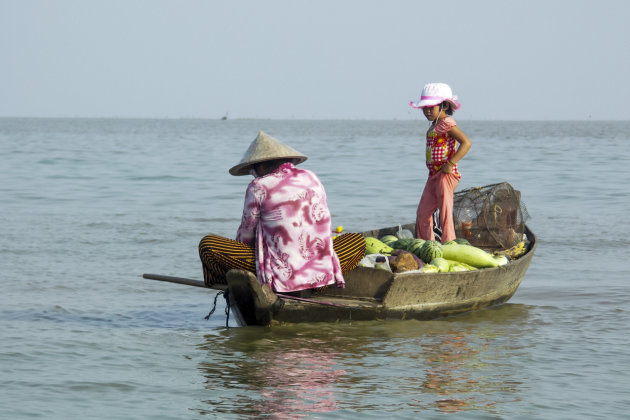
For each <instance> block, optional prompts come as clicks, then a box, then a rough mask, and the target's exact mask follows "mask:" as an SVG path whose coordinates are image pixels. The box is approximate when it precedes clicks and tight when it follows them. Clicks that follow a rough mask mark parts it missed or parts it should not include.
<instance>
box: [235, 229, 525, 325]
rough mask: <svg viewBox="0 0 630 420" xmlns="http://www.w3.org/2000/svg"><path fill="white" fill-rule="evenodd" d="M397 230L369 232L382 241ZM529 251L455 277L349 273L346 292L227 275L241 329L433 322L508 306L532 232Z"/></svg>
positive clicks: (364, 270) (238, 273) (365, 271)
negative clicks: (275, 288)
mask: <svg viewBox="0 0 630 420" xmlns="http://www.w3.org/2000/svg"><path fill="white" fill-rule="evenodd" d="M392 230H394V228H387V229H381V230H378V231H371V232H365V235H367V236H377V237H380V236H382V235H384V234H387V232H389V231H392ZM526 234H527V236H528V239H529V241H530V242H529V245H528V250H527V252H526V253H525V254H524V255H523V256H521V257H520V258H519V259H517V260H515V261H512V262H510V263H508V264H507V265H504V266H501V267H496V268H485V269H480V270H475V271H464V272H455V273H417V272H416V273H413V272H410V273H391V272H389V271H386V270H380V269H373V268H366V267H357V268H356V269H354V270H352V271H350V272H348V273H346V274H345V275H344V278H345V280H346V287H345V288H336V287H329V288H326V289H324V290H323V291H303V292H301V293H296V294H292V295H284V294H275V293H273V292H272V291H271V289H270V288H269V287H268V286H266V285H264V286H261V285H259V284H258V281H257V279H256V276H255V275H254V274H253V273H250V272H247V271H242V270H231V271H230V272H229V273H228V275H227V283H228V289H229V302H230V307H231V309H232V311H233V313H234V314H235V317H236V319H237V322H238V323H239V324H240V325H270V324H278V323H280V324H282V323H300V322H343V321H352V320H355V321H359V320H385V319H398V320H403V319H419V320H429V319H434V318H439V317H444V316H449V315H455V314H459V313H463V312H469V311H474V310H479V309H484V308H487V307H489V306H493V305H498V304H501V303H504V302H506V301H508V300H509V299H510V298H511V297H512V296H513V295H514V293H516V290H517V289H518V287H519V285H520V284H521V281H522V280H523V277H524V276H525V273H526V272H527V269H528V268H529V265H530V263H531V260H532V258H533V256H534V252H535V249H536V245H537V244H536V238H535V236H534V234H533V233H532V232H531V231H530V230H529V229H526Z"/></svg>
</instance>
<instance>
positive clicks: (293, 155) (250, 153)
mask: <svg viewBox="0 0 630 420" xmlns="http://www.w3.org/2000/svg"><path fill="white" fill-rule="evenodd" d="M274 159H295V160H296V161H295V164H298V163H302V162H304V161H305V160H306V159H307V157H306V156H304V155H303V154H301V153H300V152H298V151H297V150H295V149H293V148H291V147H289V146H287V145H286V144H282V143H280V142H279V141H278V140H276V139H275V138H273V137H271V136H270V135H269V134H266V133H263V132H262V131H261V132H259V133H258V137H256V138H255V139H254V141H253V142H252V144H250V145H249V148H248V149H247V151H246V152H245V154H244V155H243V159H241V162H240V163H239V164H238V165H236V166H234V167H232V168H231V169H230V174H232V175H236V176H239V175H249V171H250V169H251V168H252V165H254V164H255V163H259V162H264V161H267V160H274Z"/></svg>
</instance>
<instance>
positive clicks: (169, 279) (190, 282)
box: [142, 273, 227, 290]
mask: <svg viewBox="0 0 630 420" xmlns="http://www.w3.org/2000/svg"><path fill="white" fill-rule="evenodd" d="M142 277H144V278H145V279H150V280H158V281H166V282H169V283H177V284H184V285H186V286H195V287H203V288H208V287H207V286H206V285H205V283H204V282H203V281H201V280H193V279H187V278H184V277H172V276H164V275H162V274H146V273H145V274H143V275H142ZM209 288H210V289H215V290H225V289H227V285H225V284H213V285H212V286H210V287H209Z"/></svg>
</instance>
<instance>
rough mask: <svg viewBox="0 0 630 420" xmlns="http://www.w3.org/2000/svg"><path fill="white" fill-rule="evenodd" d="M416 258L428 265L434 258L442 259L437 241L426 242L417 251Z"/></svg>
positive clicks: (440, 246) (440, 248)
mask: <svg viewBox="0 0 630 420" xmlns="http://www.w3.org/2000/svg"><path fill="white" fill-rule="evenodd" d="M418 257H420V259H421V260H422V261H423V262H425V263H427V264H428V263H430V262H431V261H432V260H433V259H434V258H441V257H442V244H440V243H439V242H438V241H426V242H425V243H424V244H422V247H420V250H419V251H418Z"/></svg>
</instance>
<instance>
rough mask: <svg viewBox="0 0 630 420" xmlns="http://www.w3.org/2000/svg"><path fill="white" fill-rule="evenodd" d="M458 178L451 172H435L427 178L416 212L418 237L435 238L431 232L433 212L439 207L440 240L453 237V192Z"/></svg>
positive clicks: (449, 239) (448, 239)
mask: <svg viewBox="0 0 630 420" xmlns="http://www.w3.org/2000/svg"><path fill="white" fill-rule="evenodd" d="M457 184H459V179H458V178H457V177H456V176H455V175H453V174H444V173H442V172H437V173H435V174H433V175H432V176H430V177H429V179H427V183H426V185H425V186H424V191H423V192H422V198H420V204H418V211H417V213H416V229H417V234H418V238H421V239H424V240H429V239H435V235H434V234H433V213H434V212H435V210H437V209H440V225H441V227H442V242H446V241H452V240H453V239H455V226H454V225H453V193H454V192H455V188H457Z"/></svg>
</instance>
